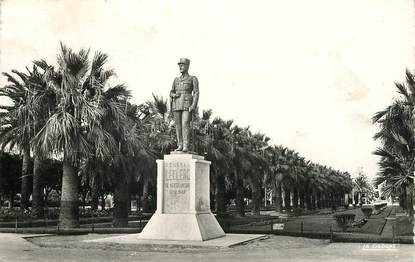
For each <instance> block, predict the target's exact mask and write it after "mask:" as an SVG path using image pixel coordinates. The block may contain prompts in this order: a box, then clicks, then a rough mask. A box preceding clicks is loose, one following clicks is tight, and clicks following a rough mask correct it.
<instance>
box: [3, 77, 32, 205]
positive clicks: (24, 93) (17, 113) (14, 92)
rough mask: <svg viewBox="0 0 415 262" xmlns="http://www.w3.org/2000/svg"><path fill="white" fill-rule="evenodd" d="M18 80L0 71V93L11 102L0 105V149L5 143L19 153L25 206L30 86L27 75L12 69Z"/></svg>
mask: <svg viewBox="0 0 415 262" xmlns="http://www.w3.org/2000/svg"><path fill="white" fill-rule="evenodd" d="M12 72H13V73H15V74H16V75H17V76H19V77H20V81H19V80H18V79H17V78H16V77H14V76H13V75H11V74H8V73H3V75H4V76H6V77H7V80H8V82H9V84H8V85H6V86H4V87H2V88H1V89H0V96H5V97H8V98H9V99H10V100H11V105H6V106H4V105H0V109H3V110H4V111H3V112H0V116H1V118H0V128H1V129H0V143H1V147H2V150H4V149H5V147H8V148H9V149H10V150H12V149H14V148H17V149H18V150H19V151H20V152H21V154H22V157H23V162H22V176H21V179H22V181H21V203H20V207H21V208H22V209H26V208H27V207H28V204H29V197H30V194H31V192H30V183H31V178H32V175H31V172H30V170H29V163H30V139H31V137H32V134H33V130H32V128H33V127H32V123H33V114H32V111H31V108H30V103H29V98H30V95H31V94H30V90H29V89H28V87H27V85H26V81H27V76H26V75H25V74H23V73H21V72H18V71H16V70H12Z"/></svg>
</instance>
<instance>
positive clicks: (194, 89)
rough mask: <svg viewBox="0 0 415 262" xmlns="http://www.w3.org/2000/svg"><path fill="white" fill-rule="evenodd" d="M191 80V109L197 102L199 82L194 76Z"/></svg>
mask: <svg viewBox="0 0 415 262" xmlns="http://www.w3.org/2000/svg"><path fill="white" fill-rule="evenodd" d="M192 80H193V103H192V108H193V109H194V108H196V107H197V103H198V102H199V81H198V80H197V78H196V77H195V76H193V77H192Z"/></svg>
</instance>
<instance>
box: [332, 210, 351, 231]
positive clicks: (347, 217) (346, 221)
mask: <svg viewBox="0 0 415 262" xmlns="http://www.w3.org/2000/svg"><path fill="white" fill-rule="evenodd" d="M333 217H334V219H335V220H336V222H337V224H338V225H339V226H340V227H341V228H342V229H343V231H345V230H346V228H347V227H348V226H350V225H352V223H353V222H354V219H355V217H356V215H355V214H336V215H334V216H333Z"/></svg>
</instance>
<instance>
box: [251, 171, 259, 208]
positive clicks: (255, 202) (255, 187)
mask: <svg viewBox="0 0 415 262" xmlns="http://www.w3.org/2000/svg"><path fill="white" fill-rule="evenodd" d="M251 187H252V211H251V212H252V215H259V214H260V204H261V187H260V185H259V183H258V180H257V179H255V178H253V179H252V181H251Z"/></svg>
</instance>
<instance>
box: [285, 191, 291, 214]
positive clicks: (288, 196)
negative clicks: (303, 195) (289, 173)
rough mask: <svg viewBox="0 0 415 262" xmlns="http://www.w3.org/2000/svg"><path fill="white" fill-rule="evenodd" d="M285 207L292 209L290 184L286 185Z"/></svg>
mask: <svg viewBox="0 0 415 262" xmlns="http://www.w3.org/2000/svg"><path fill="white" fill-rule="evenodd" d="M284 208H285V211H286V212H288V211H291V191H290V189H289V187H288V186H284Z"/></svg>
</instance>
